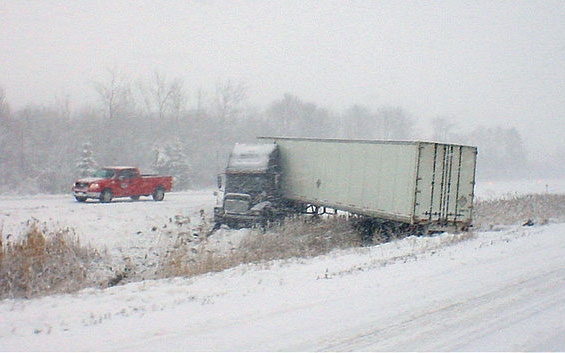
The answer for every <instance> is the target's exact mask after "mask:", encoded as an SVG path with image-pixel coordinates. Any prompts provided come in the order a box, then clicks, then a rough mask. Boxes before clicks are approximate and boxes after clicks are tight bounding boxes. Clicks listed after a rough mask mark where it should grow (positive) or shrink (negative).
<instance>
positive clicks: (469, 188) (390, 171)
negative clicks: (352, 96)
mask: <svg viewBox="0 0 565 353" xmlns="http://www.w3.org/2000/svg"><path fill="white" fill-rule="evenodd" d="M476 158H477V148H476V147H474V146H465V145H457V144H445V143H438V142H426V141H377V140H346V139H314V138H291V137H259V138H258V143H254V144H236V145H235V146H234V148H233V150H232V152H231V154H230V156H229V159H228V164H227V167H226V169H225V173H224V174H223V175H221V176H220V178H219V182H218V186H219V187H220V190H221V191H222V193H221V194H222V195H223V197H221V205H218V206H217V207H215V209H214V220H215V222H216V225H221V224H226V225H228V226H229V227H235V228H240V227H247V226H253V225H256V224H262V225H265V224H267V223H269V222H272V221H276V220H280V219H282V218H284V217H286V216H289V215H292V214H297V213H310V214H317V215H319V214H324V213H330V212H332V213H337V212H338V211H343V212H346V213H347V214H351V215H353V216H355V217H359V218H360V219H362V220H364V222H365V224H369V225H371V227H373V228H375V227H376V228H379V227H387V228H388V229H390V228H391V227H392V228H393V229H404V230H406V229H409V230H411V231H412V230H413V231H417V232H424V233H429V232H437V231H461V230H466V229H468V228H469V227H470V226H471V224H472V214H473V197H474V185H475V167H476Z"/></svg>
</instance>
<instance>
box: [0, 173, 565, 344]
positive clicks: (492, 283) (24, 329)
mask: <svg viewBox="0 0 565 353" xmlns="http://www.w3.org/2000/svg"><path fill="white" fill-rule="evenodd" d="M212 192H213V190H204V191H193V192H178V193H170V194H167V195H166V197H165V201H163V202H160V203H159V202H153V201H150V200H149V199H142V200H141V201H138V202H131V201H129V200H123V201H119V200H118V201H116V202H113V203H111V204H99V203H95V202H89V203H77V202H75V201H74V200H73V199H72V197H71V196H70V195H55V196H45V195H40V196H25V197H14V196H0V226H1V229H2V233H1V234H2V236H3V237H4V238H7V237H9V236H15V235H16V234H19V233H20V232H21V230H22V229H25V223H26V221H28V220H29V219H31V218H32V217H33V218H35V219H37V220H38V221H40V222H43V223H45V224H48V225H53V226H58V227H72V228H73V229H75V232H76V234H77V236H79V237H80V240H81V242H82V243H84V244H86V243H88V244H90V245H91V246H93V247H96V248H99V249H105V250H106V251H107V252H108V254H110V255H111V257H112V258H114V259H115V261H116V262H117V263H118V264H117V265H116V266H118V265H121V264H124V263H126V262H128V261H130V262H133V263H135V264H136V266H137V267H138V268H137V271H138V272H139V273H143V271H144V270H147V269H148V268H149V269H150V268H151V267H152V266H155V259H154V258H152V254H153V253H155V252H156V250H158V249H159V248H161V247H164V246H167V245H169V244H170V241H171V239H168V238H167V237H168V236H174V235H175V234H179V233H188V234H192V233H197V232H198V231H199V229H200V227H202V226H203V224H202V223H201V218H200V210H204V213H205V215H206V216H207V217H209V216H211V214H212V208H213V206H214V203H215V196H213V194H212ZM546 192H551V193H565V183H564V182H562V181H560V180H549V181H546V180H535V181H523V182H512V183H502V182H491V183H479V184H478V185H477V187H476V193H477V197H478V198H480V199H491V198H497V197H508V196H512V195H523V194H527V193H546ZM244 233H245V230H241V231H221V232H220V233H219V234H216V235H214V236H212V237H210V239H209V241H210V243H211V244H212V246H216V247H217V249H219V250H218V251H226V250H229V248H230V247H232V246H236V244H237V242H238V240H239V239H240V238H241V236H242V235H243V234H244ZM563 255H565V224H561V223H549V224H546V225H536V226H534V227H521V226H519V225H515V226H505V227H501V228H500V229H499V230H498V231H495V232H494V231H493V232H475V233H474V234H460V235H453V234H442V235H439V236H434V237H409V238H406V239H402V240H398V241H394V242H391V243H388V244H382V245H379V246H373V247H367V248H357V249H349V250H342V251H335V252H332V253H330V254H328V255H325V256H320V257H317V258H310V259H296V260H285V261H275V262H270V263H264V264H252V265H242V266H239V267H236V268H233V269H230V270H226V271H223V272H220V273H214V274H208V275H202V276H198V277H194V278H173V279H163V280H145V281H139V282H135V283H129V284H126V285H120V286H115V287H111V288H107V289H86V290H82V291H80V292H78V293H74V294H65V295H53V296H47V297H42V298H35V299H29V300H28V299H6V300H3V301H0V317H2V319H1V320H0V350H5V351H13V350H26V351H29V350H35V351H37V350H39V351H44V350H71V351H76V350H79V351H80V350H98V351H108V350H110V351H131V350H135V351H139V350H142V351H148V350H161V351H162V350H167V351H177V350H184V351H187V350H188V351H210V350H214V351H217V350H220V351H226V350H228V351H242V350H243V351H265V350H267V351H275V350H283V351H296V350H298V351H319V350H321V351H349V350H355V351H360V350H365V351H368V350H388V351H391V350H392V351H397V350H401V351H421V350H425V351H469V350H474V351H493V350H503V351H525V350H536V351H541V350H550V351H563V350H565V301H564V300H563V298H565V256H563Z"/></svg>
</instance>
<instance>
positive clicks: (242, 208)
mask: <svg viewBox="0 0 565 353" xmlns="http://www.w3.org/2000/svg"><path fill="white" fill-rule="evenodd" d="M225 209H226V212H227V213H247V211H248V210H249V202H247V201H245V200H234V199H227V200H226V202H225Z"/></svg>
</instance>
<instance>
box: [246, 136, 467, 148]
mask: <svg viewBox="0 0 565 353" xmlns="http://www.w3.org/2000/svg"><path fill="white" fill-rule="evenodd" d="M257 139H258V140H259V141H272V142H273V143H276V141H277V140H293V141H318V142H339V143H351V142H354V143H364V144H365V143H366V144H390V145H419V144H439V145H452V146H463V147H475V146H471V145H464V144H460V143H450V142H435V141H425V140H366V139H343V138H317V137H287V136H275V137H273V136H258V137H257Z"/></svg>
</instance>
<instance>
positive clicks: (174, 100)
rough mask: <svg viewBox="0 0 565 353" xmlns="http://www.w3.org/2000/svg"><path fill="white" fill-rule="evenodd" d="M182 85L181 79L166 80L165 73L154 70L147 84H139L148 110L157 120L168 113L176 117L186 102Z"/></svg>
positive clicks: (163, 117)
mask: <svg viewBox="0 0 565 353" xmlns="http://www.w3.org/2000/svg"><path fill="white" fill-rule="evenodd" d="M183 86H184V85H183V81H182V79H180V78H177V79H174V80H168V79H167V77H166V75H165V74H163V73H159V72H158V71H157V70H155V71H154V72H153V78H152V81H151V82H150V83H149V84H147V85H144V84H140V88H141V92H142V95H143V97H144V102H145V106H146V108H147V110H148V112H149V113H150V114H154V115H155V116H157V119H158V120H159V121H162V120H164V119H165V118H166V117H167V115H169V114H170V115H172V116H173V117H174V118H175V119H178V118H179V115H180V112H181V111H182V109H183V108H184V104H185V103H186V95H185V94H184V87H183Z"/></svg>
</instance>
